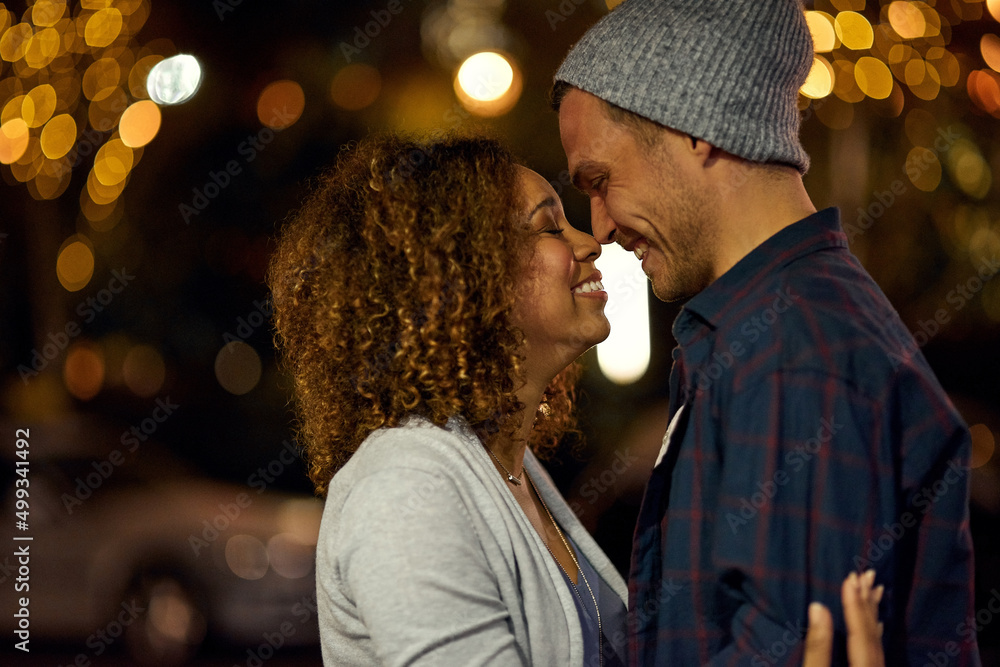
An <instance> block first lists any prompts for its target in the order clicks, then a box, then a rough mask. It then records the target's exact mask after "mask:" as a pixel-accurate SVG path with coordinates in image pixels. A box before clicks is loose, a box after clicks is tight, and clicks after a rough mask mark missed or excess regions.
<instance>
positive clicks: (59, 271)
mask: <svg viewBox="0 0 1000 667" xmlns="http://www.w3.org/2000/svg"><path fill="white" fill-rule="evenodd" d="M93 275H94V251H93V249H92V248H91V244H90V242H89V241H87V240H85V239H84V237H82V236H79V235H74V236H71V237H70V238H69V239H67V240H66V241H65V242H64V243H63V247H62V248H60V250H59V255H58V259H57V260H56V276H57V277H58V278H59V283H60V284H61V285H62V286H63V287H64V288H66V290H67V291H70V292H78V291H80V290H82V289H83V288H84V287H86V286H87V284H88V283H90V279H91V278H92V277H93Z"/></svg>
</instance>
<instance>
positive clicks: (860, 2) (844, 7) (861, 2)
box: [831, 0, 866, 12]
mask: <svg viewBox="0 0 1000 667" xmlns="http://www.w3.org/2000/svg"><path fill="white" fill-rule="evenodd" d="M865 2H866V0H831V4H832V5H833V6H834V7H835V8H836V9H839V10H840V11H842V12H847V11H858V12H860V11H862V10H863V9H864V8H865Z"/></svg>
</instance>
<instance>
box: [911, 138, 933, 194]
mask: <svg viewBox="0 0 1000 667" xmlns="http://www.w3.org/2000/svg"><path fill="white" fill-rule="evenodd" d="M905 164H906V165H907V168H906V175H907V176H908V177H909V179H910V182H911V183H913V185H914V186H916V188H917V189H918V190H922V191H924V192H933V191H934V190H936V189H937V188H938V186H939V185H941V175H942V168H941V161H940V160H938V156H937V153H935V152H934V151H932V150H930V149H928V148H924V147H923V146H916V147H914V148H913V149H911V150H910V153H909V155H907V156H906V163H905Z"/></svg>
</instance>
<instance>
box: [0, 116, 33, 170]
mask: <svg viewBox="0 0 1000 667" xmlns="http://www.w3.org/2000/svg"><path fill="white" fill-rule="evenodd" d="M28 140H29V134H28V124H27V123H25V122H24V120H23V119H21V118H12V119H10V120H8V121H5V122H4V123H3V125H0V163H3V164H12V163H13V162H15V161H17V160H19V159H21V156H22V155H24V153H25V151H26V150H27V149H28Z"/></svg>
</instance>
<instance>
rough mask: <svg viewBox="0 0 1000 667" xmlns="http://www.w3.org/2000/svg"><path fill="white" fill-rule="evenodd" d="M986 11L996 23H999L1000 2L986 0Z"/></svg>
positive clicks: (998, 0) (999, 0) (997, 0)
mask: <svg viewBox="0 0 1000 667" xmlns="http://www.w3.org/2000/svg"><path fill="white" fill-rule="evenodd" d="M986 9H988V10H989V12H990V15H991V16H993V18H995V19H996V20H997V21H1000V0H986Z"/></svg>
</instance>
